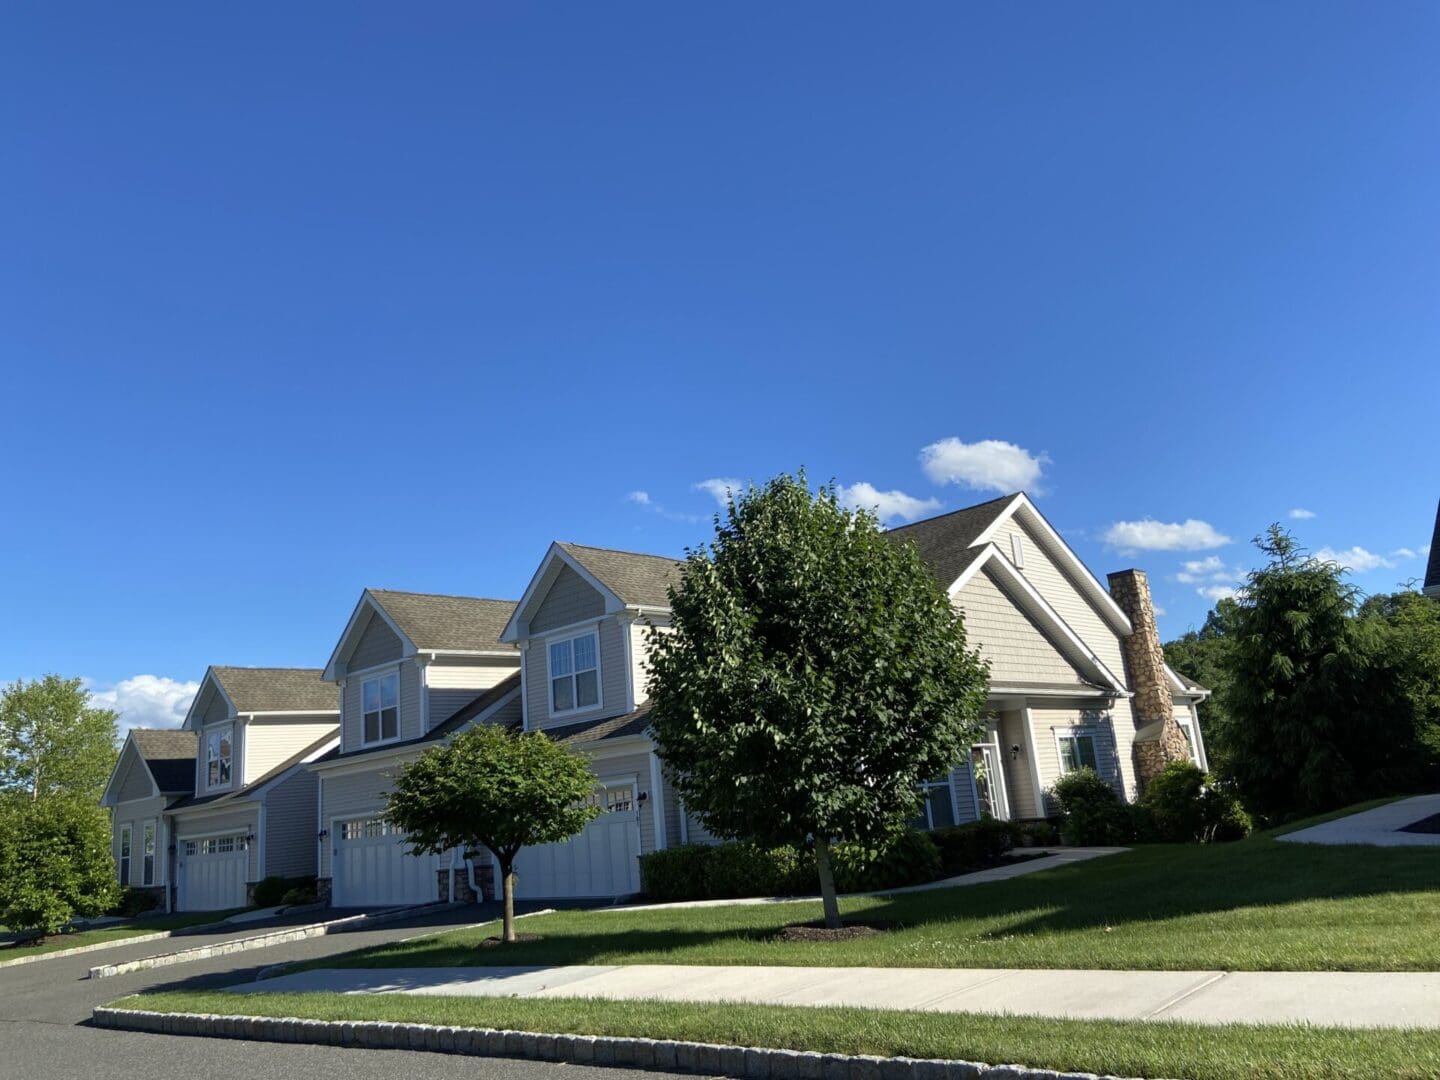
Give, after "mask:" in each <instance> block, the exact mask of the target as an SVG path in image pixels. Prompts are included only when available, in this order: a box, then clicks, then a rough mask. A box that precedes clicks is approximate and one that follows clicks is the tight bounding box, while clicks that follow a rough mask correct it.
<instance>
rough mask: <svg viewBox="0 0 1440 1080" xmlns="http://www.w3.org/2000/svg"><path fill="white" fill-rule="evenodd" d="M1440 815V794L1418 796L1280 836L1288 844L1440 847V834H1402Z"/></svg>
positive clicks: (1278, 837)
mask: <svg viewBox="0 0 1440 1080" xmlns="http://www.w3.org/2000/svg"><path fill="white" fill-rule="evenodd" d="M1435 814H1440V795H1417V796H1416V797H1415V798H1413V799H1400V800H1399V801H1397V802H1392V803H1386V804H1385V805H1384V806H1377V807H1376V808H1375V809H1374V810H1363V811H1361V812H1360V813H1358V814H1351V815H1350V816H1349V817H1342V818H1336V819H1335V820H1334V821H1326V822H1323V823H1321V824H1319V825H1311V826H1310V827H1309V828H1308V829H1299V830H1297V831H1296V832H1292V833H1286V834H1285V835H1284V836H1277V837H1276V838H1275V839H1276V840H1281V841H1284V842H1285V843H1288V844H1372V845H1374V846H1376V847H1440V833H1407V832H1401V831H1400V830H1401V829H1403V828H1404V827H1405V826H1406V825H1413V824H1414V823H1415V822H1417V821H1423V820H1424V819H1425V818H1427V817H1431V816H1433V815H1435Z"/></svg>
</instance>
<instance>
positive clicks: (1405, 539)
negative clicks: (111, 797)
mask: <svg viewBox="0 0 1440 1080" xmlns="http://www.w3.org/2000/svg"><path fill="white" fill-rule="evenodd" d="M1437 50H1440V9H1437V8H1436V7H1435V6H1434V5H1427V4H1421V3H1390V4H1382V5H1371V4H1360V3H1355V4H1324V3H1311V2H1306V3H1274V4H1265V5H1252V4H1207V5H1178V4H1149V5H1146V4H1138V3H1136V4H1120V3H1112V4H1104V5H1063V4H1033V5H1011V4H986V5H980V4H967V5H957V4H907V5H898V6H897V5H889V6H885V7H880V6H875V5H847V4H836V3H825V4H814V5H806V4H798V3H797V4H784V5H760V4H750V5H719V6H715V5H710V6H703V5H693V4H670V3H664V4H661V3H656V4H643V5H642V4H627V3H620V4H603V5H602V4H578V3H576V4H553V5H528V4H518V3H514V2H505V3H468V4H453V5H445V4H430V5H425V6H423V8H417V6H415V5H409V6H404V7H397V6H395V5H391V4H367V3H344V4H328V5H327V4H318V3H317V4H307V5H299V6H296V5H273V4H272V5H266V4H259V5H245V6H243V7H232V8H221V7H216V6H214V5H201V6H196V5H173V6H170V7H166V6H164V5H148V6H145V7H143V8H134V7H127V8H116V7H113V6H108V5H95V6H93V7H91V8H89V9H86V10H83V11H82V10H81V9H80V8H77V7H74V6H69V5H67V6H64V7H56V6H53V5H51V6H49V7H47V6H44V5H31V6H29V7H28V8H26V9H24V10H19V9H17V10H15V11H12V12H11V13H10V15H9V16H8V18H7V29H6V33H5V34H4V35H3V38H0V124H3V130H4V131H5V165H4V167H3V169H0V236H3V243H4V251H5V257H4V258H3V259H0V400H3V403H4V410H3V420H0V482H3V491H4V512H3V527H0V679H10V678H14V677H21V676H23V677H33V676H36V675H39V674H41V673H44V672H47V671H58V672H62V673H65V674H76V675H83V676H85V677H86V678H88V679H90V680H92V681H93V683H94V685H95V686H96V687H97V689H98V690H99V691H100V692H101V693H102V694H103V695H106V696H105V697H104V700H111V701H117V702H119V703H120V704H122V705H123V706H124V707H126V708H127V709H129V710H130V713H131V715H130V717H129V718H130V719H131V720H132V722H149V723H155V722H164V721H165V719H166V718H167V717H173V716H174V715H175V711H176V710H177V709H179V708H181V707H182V705H183V702H184V700H185V695H186V691H187V685H188V684H189V683H192V682H193V681H194V680H196V679H198V678H199V676H200V675H201V674H202V673H203V671H204V668H205V666H206V664H208V663H237V664H287V665H306V664H315V665H318V664H321V663H323V662H324V660H325V658H326V657H327V655H328V654H329V651H330V649H331V648H332V647H333V645H334V642H335V640H336V638H337V637H338V636H339V633H340V631H341V629H342V626H343V623H344V621H345V618H346V617H347V615H348V613H349V611H350V609H351V607H352V605H353V604H354V602H355V600H356V598H357V597H358V595H359V593H360V590H361V588H362V587H364V586H366V585H382V586H387V587H392V588H408V589H416V590H427V591H437V592H453V593H465V594H475V595H488V596H512V597H513V596H518V595H519V593H520V591H521V590H522V589H523V587H524V585H525V583H526V582H527V580H528V578H529V576H530V574H531V572H532V571H533V569H534V567H535V565H536V564H537V562H538V560H539V559H540V557H541V555H542V554H543V552H544V550H545V546H546V544H547V543H548V542H549V541H550V540H551V539H553V538H561V539H572V540H578V541H582V542H587V543H593V544H601V545H613V546H620V547H627V548H633V549H639V550H647V551H658V552H673V553H678V552H679V551H680V550H681V549H682V548H683V547H684V546H685V545H686V544H688V543H693V542H695V541H698V540H701V539H703V538H704V537H705V535H706V533H707V529H708V515H709V514H710V513H711V512H712V511H713V509H714V505H715V504H714V502H713V500H712V499H711V497H710V495H709V494H707V493H706V491H705V490H703V489H702V488H697V486H696V485H697V484H701V483H703V482H704V481H707V480H713V479H716V478H739V479H749V478H753V479H763V478H765V477H767V476H769V475H771V474H773V473H776V472H778V471H781V470H785V469H793V468H796V467H799V466H802V465H803V466H805V467H807V468H808V470H809V471H810V475H811V476H812V478H815V479H827V478H831V477H833V478H835V479H836V480H837V481H838V482H839V483H841V484H843V485H846V486H847V487H850V486H854V485H870V486H871V487H873V488H874V489H875V490H876V491H878V492H882V493H888V492H900V493H903V495H904V496H906V497H908V501H907V499H906V498H892V497H887V499H886V500H885V502H884V506H885V508H887V509H889V510H891V511H896V512H899V511H904V512H905V513H909V514H914V513H929V512H930V511H931V509H934V510H943V509H954V508H956V507H960V506H964V505H967V504H969V503H973V502H977V501H980V500H983V499H986V498H989V497H991V496H992V495H994V494H995V493H996V489H997V488H1005V489H1009V488H1010V487H1013V486H1020V485H1021V484H1023V485H1024V486H1026V487H1028V488H1030V489H1031V490H1032V492H1034V493H1035V494H1036V499H1037V503H1038V505H1039V506H1040V507H1041V509H1042V510H1043V511H1044V512H1045V513H1046V515H1047V516H1049V517H1050V519H1051V520H1052V521H1053V522H1054V523H1055V524H1056V526H1057V527H1059V528H1060V529H1061V530H1062V531H1063V532H1064V533H1065V535H1066V536H1067V537H1068V538H1069V539H1070V540H1071V542H1072V543H1073V545H1074V546H1075V547H1076V549H1077V550H1078V551H1079V552H1080V554H1081V555H1082V557H1083V558H1084V559H1085V560H1086V561H1087V562H1088V563H1089V565H1090V566H1091V567H1092V568H1093V569H1094V570H1095V571H1096V572H1097V573H1098V574H1101V575H1102V576H1103V574H1104V572H1105V571H1107V570H1111V569H1116V568H1119V567H1121V566H1126V565H1139V566H1142V567H1144V568H1145V569H1147V570H1148V571H1149V572H1150V574H1151V577H1152V580H1153V582H1154V585H1155V592H1156V595H1157V599H1158V600H1159V602H1160V604H1161V605H1162V607H1163V608H1164V610H1165V615H1164V616H1163V618H1162V630H1163V631H1164V632H1165V633H1166V634H1167V635H1171V634H1175V633H1178V632H1180V631H1182V630H1184V629H1185V628H1186V627H1187V626H1190V625H1198V624H1199V623H1200V622H1201V621H1202V620H1203V618H1204V615H1205V612H1206V610H1207V608H1208V607H1209V604H1210V599H1209V598H1208V597H1207V596H1205V595H1202V593H1201V590H1211V591H1213V590H1216V589H1223V588H1224V587H1226V586H1228V585H1230V584H1231V579H1232V577H1233V575H1234V573H1235V572H1236V569H1237V568H1240V569H1243V568H1246V567H1248V566H1250V565H1252V562H1253V559H1252V555H1251V549H1250V548H1249V546H1248V539H1249V538H1250V537H1251V536H1253V535H1255V534H1256V533H1257V532H1259V531H1260V530H1262V529H1263V528H1264V527H1265V525H1266V524H1267V523H1269V522H1271V521H1274V520H1287V521H1289V523H1290V524H1293V525H1294V527H1295V529H1296V531H1297V533H1298V535H1299V536H1300V538H1301V539H1302V541H1304V542H1305V543H1306V544H1308V545H1309V546H1310V547H1311V548H1312V549H1321V548H1328V549H1331V550H1333V551H1335V552H1340V553H1344V556H1345V559H1346V561H1347V562H1349V563H1351V564H1352V565H1357V566H1358V565H1361V564H1364V565H1366V566H1368V567H1369V569H1367V570H1366V571H1365V572H1363V573H1359V574H1357V577H1356V580H1357V582H1358V583H1359V584H1360V585H1362V586H1363V587H1364V588H1366V589H1369V590H1383V589H1389V588H1393V587H1394V586H1395V585H1396V584H1397V583H1399V582H1401V581H1404V580H1406V579H1409V578H1413V577H1416V576H1417V575H1419V574H1420V573H1421V561H1420V559H1419V558H1418V553H1419V552H1420V550H1421V549H1422V547H1423V546H1424V545H1425V544H1426V543H1427V542H1428V541H1429V538H1430V529H1431V525H1432V522H1433V514H1434V510H1435V503H1436V497H1437V496H1440V484H1437V483H1436V481H1437V474H1436V470H1435V462H1436V461H1437V457H1440V455H1437V450H1440V434H1437V419H1440V363H1437V359H1440V348H1437V347H1440V303H1437V300H1440V249H1437V245H1436V236H1437V234H1440V202H1437V199H1436V192H1437V190H1440V139H1437V138H1436V130H1437V120H1440V65H1436V64H1435V62H1434V58H1435V56H1436V54H1437ZM930 447H936V448H937V449H935V450H931V451H929V452H928V456H927V457H926V458H925V460H923V461H922V454H925V453H926V448H930ZM868 491H869V489H867V488H864V487H861V488H858V489H857V494H858V495H861V496H865V495H868ZM641 492H643V493H645V497H644V498H643V499H642V498H641V496H640V495H638V494H635V493H641ZM1296 510H1303V511H1306V512H1308V513H1310V514H1313V515H1314V516H1313V517H1307V518H1304V519H1296V520H1293V521H1290V520H1289V519H1288V518H1287V515H1289V514H1290V513H1291V512H1292V511H1296ZM892 520H900V517H899V516H896V517H893V518H892ZM1147 521H1148V522H1150V523H1151V524H1150V525H1146V524H1144V523H1146V522H1147ZM1126 523H1130V525H1129V526H1128V527H1127V526H1126ZM1135 523H1140V524H1139V525H1136V524H1135ZM1186 523H1191V524H1188V525H1187V524H1186ZM1117 525H1118V526H1120V528H1118V530H1117ZM1157 526H1175V527H1174V528H1164V527H1157ZM1107 538H1108V539H1107ZM1356 549H1359V550H1356ZM1405 550H1408V551H1410V552H1412V553H1413V554H1408V555H1407V554H1404V553H1403V552H1404V551H1405ZM1187 563H1193V564H1196V565H1194V566H1193V567H1190V568H1188V569H1187V566H1186V564H1187ZM1182 579H1183V580H1182ZM142 676H143V677H147V678H141V677H142Z"/></svg>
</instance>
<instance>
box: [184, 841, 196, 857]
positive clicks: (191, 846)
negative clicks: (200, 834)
mask: <svg viewBox="0 0 1440 1080" xmlns="http://www.w3.org/2000/svg"><path fill="white" fill-rule="evenodd" d="M198 850H199V845H198V844H196V843H195V841H194V840H186V841H185V854H186V855H194V854H195V852H196V851H198Z"/></svg>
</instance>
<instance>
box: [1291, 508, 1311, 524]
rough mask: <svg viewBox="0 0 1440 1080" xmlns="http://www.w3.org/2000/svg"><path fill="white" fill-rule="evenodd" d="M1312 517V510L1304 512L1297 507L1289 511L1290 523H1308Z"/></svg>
mask: <svg viewBox="0 0 1440 1080" xmlns="http://www.w3.org/2000/svg"><path fill="white" fill-rule="evenodd" d="M1314 516H1315V511H1314V510H1305V509H1302V508H1301V507H1298V506H1297V507H1296V508H1295V509H1294V510H1291V511H1290V519H1291V520H1292V521H1309V520H1310V519H1311V518H1313V517H1314Z"/></svg>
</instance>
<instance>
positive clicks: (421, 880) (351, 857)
mask: <svg viewBox="0 0 1440 1080" xmlns="http://www.w3.org/2000/svg"><path fill="white" fill-rule="evenodd" d="M332 835H334V837H335V846H334V848H333V849H332V857H333V859H334V866H333V867H332V880H331V883H330V888H331V898H330V902H331V903H332V904H333V905H334V906H335V907H374V906H376V905H383V904H393V905H396V906H400V905H403V904H429V903H433V902H434V900H435V897H436V895H437V886H436V876H435V869H436V865H437V864H436V859H435V856H433V855H422V856H420V857H419V858H416V857H415V856H413V855H407V854H406V851H407V849H408V846H409V845H407V844H406V842H405V834H404V833H403V832H401V831H400V830H399V829H397V828H396V827H395V826H394V825H391V824H390V822H388V821H386V820H385V819H384V818H380V817H370V818H352V819H351V820H349V821H337V822H336V823H335V828H334V830H333V833H332Z"/></svg>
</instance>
